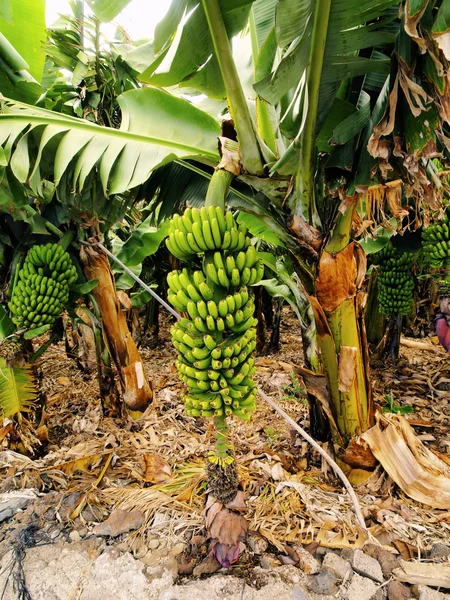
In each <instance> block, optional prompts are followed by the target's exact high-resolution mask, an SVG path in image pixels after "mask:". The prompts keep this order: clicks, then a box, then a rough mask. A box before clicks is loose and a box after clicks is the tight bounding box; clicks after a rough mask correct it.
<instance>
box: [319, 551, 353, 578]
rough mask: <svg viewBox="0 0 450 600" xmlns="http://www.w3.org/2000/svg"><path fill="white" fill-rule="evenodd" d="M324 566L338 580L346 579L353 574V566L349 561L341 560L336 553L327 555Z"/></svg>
mask: <svg viewBox="0 0 450 600" xmlns="http://www.w3.org/2000/svg"><path fill="white" fill-rule="evenodd" d="M322 565H323V567H324V568H326V569H329V570H330V571H331V572H332V573H334V574H335V575H336V577H337V578H338V579H346V578H347V577H349V575H350V573H351V572H352V566H351V564H350V563H349V562H348V560H345V559H343V558H341V557H340V556H339V555H338V554H335V553H334V552H328V553H327V554H325V558H324V559H323V563H322Z"/></svg>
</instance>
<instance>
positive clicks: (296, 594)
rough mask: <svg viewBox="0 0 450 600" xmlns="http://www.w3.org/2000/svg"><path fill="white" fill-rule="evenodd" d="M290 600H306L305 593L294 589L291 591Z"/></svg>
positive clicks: (299, 589) (296, 588)
mask: <svg viewBox="0 0 450 600" xmlns="http://www.w3.org/2000/svg"><path fill="white" fill-rule="evenodd" d="M292 600H308V596H307V595H306V592H305V591H304V590H302V589H301V588H298V587H295V588H294V589H293V590H292Z"/></svg>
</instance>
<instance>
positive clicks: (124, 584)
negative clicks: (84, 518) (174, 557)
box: [0, 543, 173, 600]
mask: <svg viewBox="0 0 450 600" xmlns="http://www.w3.org/2000/svg"><path fill="white" fill-rule="evenodd" d="M81 544H82V543H80V545H81ZM71 548H72V547H71V546H69V545H66V546H65V547H60V546H55V545H53V544H48V545H43V546H37V547H34V548H27V552H26V556H25V559H24V561H23V568H24V572H25V577H26V583H27V588H28V590H29V593H30V597H31V598H33V600H68V598H82V599H83V600H99V599H101V600H150V599H151V600H154V599H156V598H158V597H159V595H160V594H161V593H162V592H163V591H164V590H166V589H168V588H171V586H172V585H173V577H172V575H171V574H170V573H169V572H168V571H166V570H163V572H162V574H161V577H159V578H156V579H154V580H153V581H151V582H149V581H148V579H147V577H146V572H145V571H146V567H145V565H143V564H142V563H141V562H140V561H137V560H135V559H134V558H133V557H132V556H131V554H129V553H123V554H121V553H118V552H115V551H113V550H108V551H106V552H104V553H103V554H101V555H100V556H97V557H91V556H90V555H89V553H88V552H87V551H86V550H82V551H73V550H72V549H71ZM5 558H7V557H5ZM5 564H7V563H5ZM7 576H8V573H7V572H5V573H2V574H0V589H2V590H3V586H4V585H5V583H6V581H5V580H6V577H7ZM10 579H11V582H10V583H9V584H8V585H7V588H6V592H5V599H6V598H8V599H11V600H12V599H13V598H17V593H14V592H13V590H12V584H13V578H10Z"/></svg>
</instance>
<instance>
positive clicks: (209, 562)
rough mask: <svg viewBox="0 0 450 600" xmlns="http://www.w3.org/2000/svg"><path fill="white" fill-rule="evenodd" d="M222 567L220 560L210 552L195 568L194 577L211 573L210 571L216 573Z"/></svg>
mask: <svg viewBox="0 0 450 600" xmlns="http://www.w3.org/2000/svg"><path fill="white" fill-rule="evenodd" d="M219 569H220V562H219V561H218V560H217V559H216V557H215V556H214V555H213V554H208V556H207V557H206V558H205V560H202V562H201V563H200V564H199V565H197V566H196V567H195V569H194V570H193V573H194V577H200V575H209V574H210V573H216V571H218V570H219Z"/></svg>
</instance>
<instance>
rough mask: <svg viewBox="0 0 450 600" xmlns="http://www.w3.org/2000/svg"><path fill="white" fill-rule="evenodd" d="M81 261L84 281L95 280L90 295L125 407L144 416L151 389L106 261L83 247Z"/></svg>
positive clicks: (93, 250)
mask: <svg viewBox="0 0 450 600" xmlns="http://www.w3.org/2000/svg"><path fill="white" fill-rule="evenodd" d="M80 259H81V264H82V265H83V269H84V274H85V276H86V279H87V280H91V279H97V280H98V285H97V286H96V287H95V288H94V290H93V294H94V298H95V301H96V302H97V305H98V309H99V311H100V314H101V317H102V325H103V331H104V336H105V341H106V344H107V346H108V349H109V353H110V355H111V357H112V359H113V361H114V364H115V365H116V367H117V371H118V373H119V378H120V383H121V387H122V392H123V400H124V403H125V405H126V406H127V408H128V409H129V410H130V411H132V412H143V411H144V410H145V409H146V408H147V406H148V405H149V404H150V402H151V401H152V399H153V390H152V385H151V382H150V381H149V380H148V379H147V377H146V374H145V368H144V364H143V362H142V359H141V356H140V354H139V351H138V349H137V347H136V344H135V343H134V340H133V338H132V336H131V332H130V330H129V329H128V325H127V321H126V318H125V315H124V313H123V312H122V310H121V307H120V302H119V300H118V298H117V293H116V286H115V282H114V276H113V274H112V272H111V268H110V266H109V262H108V259H107V257H106V256H105V255H104V254H100V253H99V252H97V250H95V249H94V248H93V247H85V246H82V248H81V250H80Z"/></svg>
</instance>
